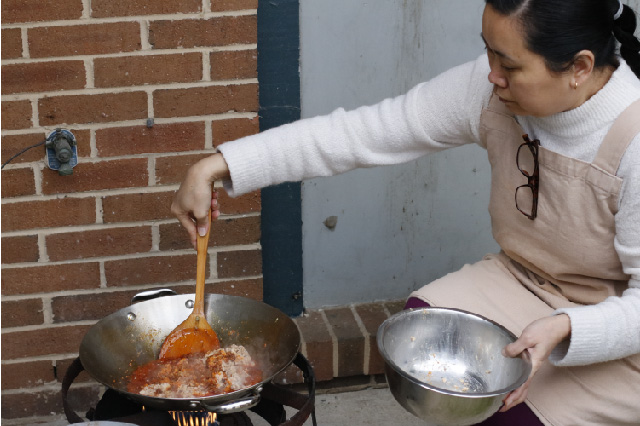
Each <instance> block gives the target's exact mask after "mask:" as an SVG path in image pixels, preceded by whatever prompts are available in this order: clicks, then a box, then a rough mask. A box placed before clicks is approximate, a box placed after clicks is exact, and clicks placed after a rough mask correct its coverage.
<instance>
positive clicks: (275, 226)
mask: <svg viewBox="0 0 640 426" xmlns="http://www.w3.org/2000/svg"><path fill="white" fill-rule="evenodd" d="M299 9H300V4H299V0H259V2H258V82H259V85H260V130H261V131H263V130H267V129H270V128H273V127H277V126H280V125H282V124H286V123H290V122H292V121H296V120H298V119H299V118H300V74H299V59H300V29H299ZM261 244H262V272H263V277H264V301H265V302H266V303H268V304H270V305H272V306H275V307H277V308H278V309H280V310H282V311H283V312H285V313H286V314H288V315H291V316H297V315H300V314H301V313H302V309H303V305H302V206H301V193H300V183H285V184H281V185H278V186H274V187H270V188H265V189H263V190H262V238H261Z"/></svg>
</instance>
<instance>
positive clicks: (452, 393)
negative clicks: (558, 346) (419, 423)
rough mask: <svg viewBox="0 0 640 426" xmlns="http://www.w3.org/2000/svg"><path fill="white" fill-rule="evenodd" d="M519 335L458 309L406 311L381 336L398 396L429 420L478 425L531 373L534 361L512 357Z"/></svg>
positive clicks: (380, 331)
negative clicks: (506, 352) (507, 353)
mask: <svg viewBox="0 0 640 426" xmlns="http://www.w3.org/2000/svg"><path fill="white" fill-rule="evenodd" d="M515 340H516V337H515V336H514V335H513V334H512V333H511V332H509V331H508V330H507V329H505V328H504V327H502V326H500V325H498V324H496V323H495V322H493V321H491V320H488V319H486V318H483V317H481V316H479V315H475V314H471V313H469V312H465V311H461V310H457V309H445V308H423V309H411V310H406V311H402V312H400V313H398V314H396V315H393V316H392V317H390V318H388V319H387V320H386V321H385V322H383V323H382V324H381V325H380V328H379V329H378V335H377V341H378V349H379V350H380V354H381V355H382V357H383V358H384V360H385V373H386V376H387V381H388V383H389V388H390V390H391V393H392V394H393V396H394V397H395V399H396V400H397V401H398V402H399V403H400V405H402V406H403V407H404V408H405V409H406V410H407V411H409V412H410V413H412V414H414V415H415V416H417V417H419V418H421V419H422V420H424V421H425V422H427V424H429V425H443V426H444V425H447V426H449V425H451V426H453V425H456V426H463V425H472V424H475V423H479V422H481V421H483V420H485V419H486V418H488V417H490V416H491V415H492V414H493V413H495V412H496V411H497V410H498V409H499V408H500V406H501V405H502V400H503V399H504V397H505V396H506V395H507V394H508V393H509V392H511V391H512V390H514V389H517V388H518V387H520V386H521V385H522V384H523V383H524V382H525V381H526V380H527V378H528V377H529V374H530V372H531V364H530V362H529V360H528V358H527V359H523V358H507V357H504V356H503V355H502V353H501V351H502V348H503V347H504V346H506V345H507V344H509V343H511V342H513V341H515Z"/></svg>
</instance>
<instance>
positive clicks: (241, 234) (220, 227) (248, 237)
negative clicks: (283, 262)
mask: <svg viewBox="0 0 640 426" xmlns="http://www.w3.org/2000/svg"><path fill="white" fill-rule="evenodd" d="M258 242H260V217H259V216H250V217H243V218H238V219H218V220H217V221H216V222H214V223H213V228H211V236H210V237H209V247H214V246H215V247H221V246H230V245H238V244H255V243H258ZM188 248H191V243H190V242H189V238H188V234H187V231H186V230H185V229H184V228H183V227H182V225H180V224H179V223H171V224H166V225H160V250H163V251H165V250H184V249H188Z"/></svg>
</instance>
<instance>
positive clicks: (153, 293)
mask: <svg viewBox="0 0 640 426" xmlns="http://www.w3.org/2000/svg"><path fill="white" fill-rule="evenodd" d="M177 294H178V293H177V292H175V291H173V290H171V289H170V288H162V289H160V290H149V291H143V292H140V293H138V294H136V295H135V296H133V297H132V298H131V304H132V305H133V304H135V303H138V302H144V301H145V300H151V299H157V298H158V297H163V296H175V295H177Z"/></svg>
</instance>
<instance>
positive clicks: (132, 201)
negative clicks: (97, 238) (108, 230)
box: [102, 191, 174, 223]
mask: <svg viewBox="0 0 640 426" xmlns="http://www.w3.org/2000/svg"><path fill="white" fill-rule="evenodd" d="M173 195H174V192H173V191H171V192H153V193H147V194H145V193H138V194H123V195H112V196H108V197H102V220H103V221H104V222H105V223H113V222H140V221H146V220H158V219H167V218H173V215H172V214H171V201H172V200H173Z"/></svg>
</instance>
